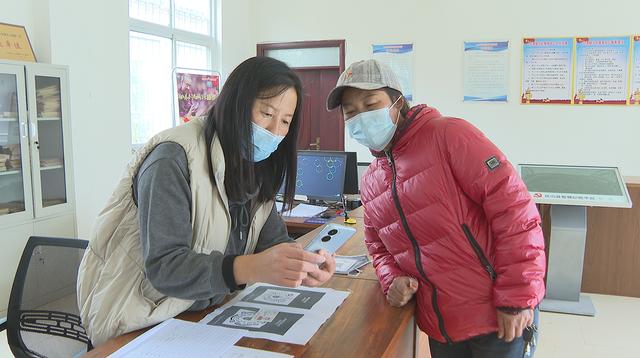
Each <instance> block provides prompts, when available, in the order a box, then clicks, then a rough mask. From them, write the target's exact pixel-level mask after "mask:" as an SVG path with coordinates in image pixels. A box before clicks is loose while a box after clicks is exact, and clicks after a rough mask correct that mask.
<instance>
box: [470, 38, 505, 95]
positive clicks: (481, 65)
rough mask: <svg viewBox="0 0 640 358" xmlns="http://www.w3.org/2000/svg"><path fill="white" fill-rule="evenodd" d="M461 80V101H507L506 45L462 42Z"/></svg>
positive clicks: (501, 42) (496, 42) (499, 42)
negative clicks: (462, 80) (462, 67)
mask: <svg viewBox="0 0 640 358" xmlns="http://www.w3.org/2000/svg"><path fill="white" fill-rule="evenodd" d="M463 77H464V101H465V102H507V100H508V93H509V42H508V41H489V42H487V41H485V42H465V43H464V73H463Z"/></svg>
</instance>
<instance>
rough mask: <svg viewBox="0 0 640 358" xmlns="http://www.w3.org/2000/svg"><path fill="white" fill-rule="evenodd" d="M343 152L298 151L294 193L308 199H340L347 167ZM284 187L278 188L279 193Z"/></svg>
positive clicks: (345, 155) (345, 156)
mask: <svg viewBox="0 0 640 358" xmlns="http://www.w3.org/2000/svg"><path fill="white" fill-rule="evenodd" d="M346 164H347V154H346V153H345V152H329V151H317V150H300V151H298V173H297V175H296V195H305V196H307V198H309V199H318V200H327V201H338V202H339V201H342V194H343V190H344V179H345V172H346V167H347V165H346ZM283 192H284V187H282V188H280V193H283Z"/></svg>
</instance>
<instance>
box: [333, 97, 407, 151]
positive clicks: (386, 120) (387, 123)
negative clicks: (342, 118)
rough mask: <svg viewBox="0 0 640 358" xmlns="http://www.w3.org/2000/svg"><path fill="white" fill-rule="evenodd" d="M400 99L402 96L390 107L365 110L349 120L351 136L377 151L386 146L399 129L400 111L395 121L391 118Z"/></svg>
mask: <svg viewBox="0 0 640 358" xmlns="http://www.w3.org/2000/svg"><path fill="white" fill-rule="evenodd" d="M399 100H400V98H398V99H397V100H396V101H395V102H393V104H392V105H391V106H390V107H386V108H381V109H376V110H373V111H369V112H363V113H360V114H358V115H356V116H354V117H353V118H351V119H349V120H347V121H346V122H345V127H346V128H347V130H348V131H349V135H351V138H353V139H355V140H356V141H357V142H358V143H360V144H362V145H364V146H365V147H367V148H369V149H371V150H374V151H377V152H379V151H381V150H383V149H384V148H386V147H387V145H388V144H389V142H391V139H393V135H394V134H395V133H396V130H397V129H398V119H399V118H400V111H398V116H397V118H396V121H395V123H394V122H393V120H392V119H391V115H390V110H391V108H393V106H395V104H396V103H398V101H399Z"/></svg>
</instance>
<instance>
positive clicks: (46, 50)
mask: <svg viewBox="0 0 640 358" xmlns="http://www.w3.org/2000/svg"><path fill="white" fill-rule="evenodd" d="M47 1H48V0H0V9H2V11H0V22H4V23H8V24H14V25H20V26H24V27H25V28H26V30H27V34H28V35H29V41H30V42H31V47H33V51H34V52H35V54H36V58H37V59H38V61H39V62H49V61H50V59H51V57H50V56H51V53H50V46H49V35H48V26H49V24H48V20H47V18H48V16H47V6H46V4H41V3H45V2H47ZM43 14H44V16H43Z"/></svg>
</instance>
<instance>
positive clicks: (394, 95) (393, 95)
mask: <svg viewBox="0 0 640 358" xmlns="http://www.w3.org/2000/svg"><path fill="white" fill-rule="evenodd" d="M382 90H384V92H385V93H386V94H387V96H389V98H390V99H391V103H395V102H396V101H397V100H398V98H400V97H402V102H403V103H402V107H401V108H400V114H401V115H402V117H404V118H407V113H409V110H410V109H411V107H409V103H408V102H407V99H406V98H404V96H403V95H402V92H400V91H398V90H395V89H393V88H390V87H384V88H383V89H382Z"/></svg>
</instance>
